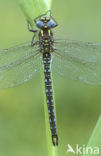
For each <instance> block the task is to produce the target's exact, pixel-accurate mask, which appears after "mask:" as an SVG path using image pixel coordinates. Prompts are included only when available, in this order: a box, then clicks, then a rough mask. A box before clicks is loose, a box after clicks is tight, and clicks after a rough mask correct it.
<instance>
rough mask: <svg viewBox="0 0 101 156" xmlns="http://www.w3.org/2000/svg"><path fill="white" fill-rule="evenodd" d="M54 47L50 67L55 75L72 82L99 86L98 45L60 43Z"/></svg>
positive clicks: (100, 51)
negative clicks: (57, 74)
mask: <svg viewBox="0 0 101 156" xmlns="http://www.w3.org/2000/svg"><path fill="white" fill-rule="evenodd" d="M62 43H63V44H62ZM80 43H81V44H80ZM55 45H56V49H57V50H56V51H54V53H53V55H54V56H53V62H52V67H53V69H54V70H55V71H56V72H57V73H59V74H60V75H62V76H65V77H67V78H69V79H72V80H77V81H82V82H84V83H87V84H91V85H101V44H100V43H96V44H91V43H88V44H87V43H83V42H72V41H62V42H61V43H56V44H55ZM58 49H60V50H58Z"/></svg>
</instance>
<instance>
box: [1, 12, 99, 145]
mask: <svg viewBox="0 0 101 156" xmlns="http://www.w3.org/2000/svg"><path fill="white" fill-rule="evenodd" d="M34 24H35V25H36V28H37V29H31V27H30V24H29V21H28V20H27V27H28V30H29V31H30V32H33V33H34V35H33V38H32V41H31V43H30V42H28V43H24V44H21V45H17V46H14V47H11V48H9V49H4V50H0V89H4V88H10V87H14V86H17V85H20V84H22V83H24V82H27V81H28V80H30V79H32V78H33V77H34V76H35V75H36V73H39V72H41V68H40V62H41V64H42V68H43V73H44V84H45V94H46V101H47V107H48V113H49V123H50V130H51V137H52V143H53V145H54V146H57V145H58V134H57V128H56V119H55V112H54V99H53V88H52V78H51V73H52V72H51V71H53V72H56V73H58V74H60V75H61V76H64V77H66V78H69V79H72V80H77V81H81V82H83V83H87V84H90V85H101V43H91V42H82V41H70V40H65V39H55V38H54V33H53V29H54V28H56V27H57V26H58V23H57V21H56V20H55V19H54V18H53V16H52V13H51V10H48V11H47V12H46V13H45V14H42V15H40V16H38V17H36V18H35V19H34ZM36 37H38V39H37V40H36Z"/></svg>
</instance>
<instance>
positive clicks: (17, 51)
mask: <svg viewBox="0 0 101 156" xmlns="http://www.w3.org/2000/svg"><path fill="white" fill-rule="evenodd" d="M37 49H38V46H37V44H36V45H34V46H31V43H24V44H21V45H17V46H14V47H12V48H9V49H4V50H0V69H2V68H3V67H5V66H6V67H7V66H10V65H12V66H13V65H14V64H15V63H17V62H18V61H19V60H22V59H26V57H28V56H30V55H31V54H32V53H34V52H35V51H36V50H37Z"/></svg>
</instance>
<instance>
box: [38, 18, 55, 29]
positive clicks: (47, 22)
mask: <svg viewBox="0 0 101 156" xmlns="http://www.w3.org/2000/svg"><path fill="white" fill-rule="evenodd" d="M36 26H37V27H38V28H40V29H41V30H45V29H52V28H54V26H55V23H54V22H53V21H52V20H51V19H50V18H49V17H42V18H41V19H40V20H39V21H36Z"/></svg>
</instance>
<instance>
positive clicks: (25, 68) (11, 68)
mask: <svg viewBox="0 0 101 156" xmlns="http://www.w3.org/2000/svg"><path fill="white" fill-rule="evenodd" d="M14 54H15V55H14ZM3 60H4V62H3ZM1 62H2V63H1ZM39 71H40V53H39V51H38V50H37V49H36V48H35V49H34V48H33V47H31V46H30V45H28V44H27V45H25V44H24V45H21V46H16V47H14V48H10V49H8V50H2V51H0V88H2V89H3V88H9V87H14V86H16V85H19V84H22V83H24V82H26V81H28V80H30V79H32V77H33V76H34V75H35V74H36V73H37V72H39Z"/></svg>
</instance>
